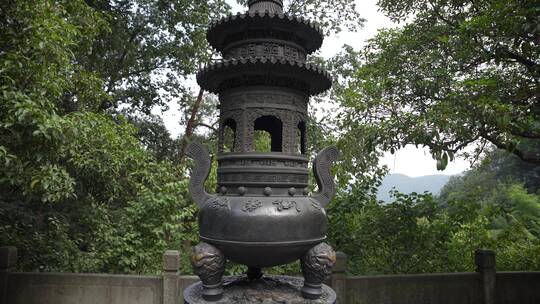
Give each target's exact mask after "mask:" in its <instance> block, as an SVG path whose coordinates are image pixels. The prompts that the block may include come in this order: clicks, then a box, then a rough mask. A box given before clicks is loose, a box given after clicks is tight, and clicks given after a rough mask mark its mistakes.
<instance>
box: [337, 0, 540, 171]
mask: <svg viewBox="0 0 540 304" xmlns="http://www.w3.org/2000/svg"><path fill="white" fill-rule="evenodd" d="M379 6H380V8H381V9H382V11H383V12H385V13H386V14H387V15H388V16H389V17H390V18H391V19H392V20H393V21H396V22H403V23H405V25H403V26H402V27H400V28H396V29H387V30H382V31H380V32H379V33H378V35H377V36H376V37H375V38H374V39H372V40H370V41H369V43H368V45H367V47H366V48H364V49H363V50H361V51H354V50H352V49H351V48H347V49H346V50H345V51H344V53H343V54H341V55H340V58H341V59H343V60H344V61H345V62H346V68H347V72H348V74H345V79H344V83H343V85H344V86H345V88H344V90H343V91H342V92H340V94H339V96H338V97H339V101H340V103H341V104H342V105H343V107H344V108H345V109H344V111H343V113H342V116H341V119H342V121H341V123H342V129H343V130H344V132H346V133H349V134H351V135H349V136H350V137H352V138H369V139H370V140H371V141H372V143H373V145H374V148H376V149H381V150H385V151H388V150H390V151H394V150H397V149H399V148H401V147H403V146H405V145H408V144H413V145H417V146H425V147H428V148H429V149H430V151H431V153H432V154H433V156H434V158H436V159H437V160H438V168H439V169H444V167H446V165H447V163H448V162H449V161H451V160H452V159H453V158H454V155H455V154H457V153H460V152H463V154H464V155H465V156H468V157H471V158H474V157H479V155H481V153H482V152H483V151H484V148H485V147H486V146H487V144H488V143H489V144H493V145H495V146H496V147H498V148H500V149H504V150H506V151H509V152H511V153H513V154H515V155H516V156H517V157H519V158H520V159H521V160H523V161H525V162H527V163H529V164H540V150H539V149H538V148H537V147H538V144H537V143H538V142H539V141H540V123H539V121H540V102H539V99H538V89H539V86H538V84H539V79H540V67H539V63H540V41H539V37H540V29H539V28H538V26H537V23H538V9H537V3H536V2H535V1H532V0H511V1H507V0H481V1H468V0H460V1H446V0H429V1H428V0H421V1H416V0H415V1H413V0H406V1H397V0H380V1H379ZM525 140H527V141H531V142H535V143H536V144H534V145H520V143H522V142H523V141H525ZM471 146H472V147H476V149H475V153H474V154H473V155H470V154H467V153H465V152H464V151H468V150H466V149H467V148H468V149H469V150H470V147H471ZM533 147H534V149H529V148H533Z"/></svg>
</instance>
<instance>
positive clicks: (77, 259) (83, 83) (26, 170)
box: [0, 0, 196, 273]
mask: <svg viewBox="0 0 540 304" xmlns="http://www.w3.org/2000/svg"><path fill="white" fill-rule="evenodd" d="M105 19H106V15H104V14H101V13H99V12H97V11H96V10H94V9H93V8H91V7H89V6H88V5H87V4H86V3H85V2H84V1H82V0H55V1H52V0H39V1H3V2H1V3H0V29H1V30H0V50H1V51H0V243H2V244H10V245H15V246H17V247H18V248H19V249H20V253H21V259H20V261H21V262H20V265H19V266H20V268H21V270H25V271H36V270H39V271H73V272H79V271H80V272H122V273H143V272H145V273H151V272H156V271H158V270H159V265H160V256H161V254H162V252H163V250H165V249H166V248H174V247H179V246H180V244H181V243H182V242H184V241H186V240H187V241H191V240H193V239H194V237H195V236H196V224H195V223H196V219H195V208H194V207H193V204H191V203H190V201H189V199H188V195H187V184H186V181H185V178H184V176H183V175H182V174H180V173H179V171H177V170H176V168H175V167H173V166H172V165H171V164H170V163H166V162H160V161H157V160H156V159H155V158H154V157H153V156H152V155H151V154H150V153H148V151H147V150H146V149H145V147H143V146H142V145H141V143H140V141H139V139H138V138H137V137H136V136H135V135H136V129H135V128H134V127H133V126H132V125H130V124H129V123H128V122H127V120H126V119H124V118H123V117H122V116H121V115H115V116H112V115H109V114H106V113H102V112H98V113H95V112H92V109H96V107H95V101H97V102H100V101H101V100H104V99H107V98H109V97H108V96H110V95H108V94H107V93H106V92H105V91H104V90H103V87H104V86H103V81H102V79H100V77H99V75H97V74H96V73H94V72H92V71H88V70H86V69H85V68H84V66H82V65H81V64H79V63H78V61H77V60H75V54H77V52H81V50H82V49H83V48H85V47H87V48H91V46H92V45H93V41H94V39H95V37H97V36H99V35H100V33H101V32H102V31H104V30H106V28H107V23H106V22H105ZM69 92H77V94H76V95H74V96H75V97H74V98H75V99H74V100H76V102H77V104H78V105H79V107H78V111H66V108H65V96H66V94H69ZM98 105H99V103H98ZM185 262H187V261H185Z"/></svg>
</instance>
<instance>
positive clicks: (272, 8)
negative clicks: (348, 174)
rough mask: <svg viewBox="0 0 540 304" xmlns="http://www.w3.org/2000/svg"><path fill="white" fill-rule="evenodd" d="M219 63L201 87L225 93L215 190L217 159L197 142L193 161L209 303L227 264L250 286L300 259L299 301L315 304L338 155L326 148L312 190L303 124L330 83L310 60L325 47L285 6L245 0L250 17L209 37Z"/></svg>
mask: <svg viewBox="0 0 540 304" xmlns="http://www.w3.org/2000/svg"><path fill="white" fill-rule="evenodd" d="M207 39H208V41H209V43H210V45H211V46H212V47H214V48H215V49H216V50H217V51H219V52H221V53H222V54H223V59H222V60H220V61H218V62H215V63H213V64H211V65H209V66H207V67H206V68H204V69H202V70H201V71H200V72H199V73H198V75H197V81H198V83H199V84H200V86H201V87H202V88H203V89H205V90H207V91H210V92H213V93H216V94H218V95H219V100H220V106H219V109H220V117H219V121H220V129H219V130H220V136H219V149H218V151H219V152H218V157H217V159H218V185H219V186H218V192H219V194H217V195H211V194H208V193H207V192H206V191H205V188H204V182H205V180H206V178H207V177H208V174H209V172H210V163H211V158H210V156H209V154H208V151H207V150H206V148H205V147H204V146H202V145H200V144H198V143H191V144H190V145H189V146H188V148H187V154H188V155H189V156H190V157H191V158H193V159H194V160H195V163H196V165H195V168H194V171H193V173H192V177H191V181H190V187H189V188H190V192H191V195H192V197H193V199H194V200H195V202H196V203H197V204H198V206H199V208H200V213H199V227H200V239H201V242H202V243H200V244H199V245H197V246H196V247H195V248H194V250H193V255H192V264H193V266H194V269H195V271H196V272H197V274H198V275H199V277H200V278H201V281H202V285H203V290H202V294H203V297H204V299H205V300H207V301H217V300H219V299H221V297H222V294H223V288H222V275H223V270H224V265H225V260H226V259H228V260H231V261H234V262H237V263H241V264H244V265H247V266H248V268H249V271H248V273H247V275H248V277H249V279H251V280H256V279H259V278H260V277H261V275H262V273H261V268H263V267H271V266H277V265H282V264H287V263H291V262H293V261H295V260H301V265H302V271H303V275H304V286H303V287H302V295H303V296H304V298H307V299H317V298H319V297H321V295H322V282H323V280H324V279H325V277H326V276H327V275H328V274H329V273H330V270H331V267H332V265H333V264H334V262H335V252H334V251H333V250H332V248H331V247H330V246H329V245H327V244H326V243H324V241H325V239H326V230H327V219H326V214H325V211H324V208H325V207H326V205H327V204H328V203H329V202H330V199H331V198H332V197H333V196H334V193H335V187H334V182H333V178H332V176H331V175H330V165H331V163H332V162H333V161H335V160H336V159H337V158H338V154H339V153H338V151H337V149H336V148H334V147H329V148H326V149H324V150H323V151H321V152H320V153H319V154H318V155H317V157H316V158H315V160H314V162H313V170H314V174H315V177H316V180H317V184H318V188H319V192H318V193H315V194H313V195H309V193H308V190H307V189H308V188H307V187H308V155H307V152H306V146H307V142H306V137H307V136H306V131H307V130H306V122H307V109H308V101H309V97H310V96H311V95H316V94H319V93H321V92H323V91H325V90H327V89H329V88H330V86H331V79H330V77H329V76H328V74H327V73H326V72H325V71H324V70H323V69H322V68H320V67H318V66H315V65H312V64H309V63H306V56H307V55H308V54H310V53H312V52H314V51H315V50H317V49H318V48H319V47H320V46H321V44H322V41H323V35H322V33H321V30H320V29H319V28H318V27H317V26H316V25H315V24H314V23H312V22H310V21H309V20H306V19H304V18H302V17H296V16H290V15H287V14H284V13H283V3H282V1H281V0H272V1H260V0H251V1H249V11H248V12H247V13H245V14H237V15H231V16H229V17H226V18H224V19H221V20H219V21H217V22H214V23H213V24H212V25H211V26H210V29H209V30H208V33H207ZM226 128H229V129H230V130H232V132H233V133H234V135H233V137H234V145H233V147H232V149H231V151H229V152H226V151H224V141H225V135H224V134H225V129H226ZM256 130H263V131H267V132H268V133H269V134H270V137H271V151H268V152H256V151H254V142H253V141H254V134H255V131H256Z"/></svg>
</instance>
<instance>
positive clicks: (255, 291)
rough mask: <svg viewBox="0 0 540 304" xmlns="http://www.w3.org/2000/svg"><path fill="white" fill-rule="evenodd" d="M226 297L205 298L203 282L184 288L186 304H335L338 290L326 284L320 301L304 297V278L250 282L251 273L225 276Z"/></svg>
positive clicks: (279, 277)
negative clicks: (212, 299)
mask: <svg viewBox="0 0 540 304" xmlns="http://www.w3.org/2000/svg"><path fill="white" fill-rule="evenodd" d="M223 281H224V283H223V289H224V292H223V298H221V300H219V301H214V302H210V301H205V300H204V299H203V297H202V291H203V286H202V283H201V282H198V283H195V284H193V285H191V286H189V287H188V288H186V290H185V291H184V301H185V302H184V303H185V304H226V303H227V304H230V303H237V304H248V303H263V304H278V303H279V304H282V303H287V304H334V303H336V293H335V292H334V291H333V290H332V289H331V288H330V287H328V286H327V285H323V287H322V296H321V298H319V299H316V300H308V299H305V298H303V297H302V293H301V289H302V287H303V286H304V280H303V279H302V278H297V277H289V276H266V275H265V276H263V277H262V278H260V279H258V280H253V281H250V280H249V279H248V278H247V276H231V277H225V278H224V280H223Z"/></svg>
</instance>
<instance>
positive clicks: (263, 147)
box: [253, 115, 283, 152]
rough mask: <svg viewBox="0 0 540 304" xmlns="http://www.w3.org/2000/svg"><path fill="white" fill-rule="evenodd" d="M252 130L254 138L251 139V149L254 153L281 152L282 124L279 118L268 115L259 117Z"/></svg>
mask: <svg viewBox="0 0 540 304" xmlns="http://www.w3.org/2000/svg"><path fill="white" fill-rule="evenodd" d="M254 129H255V134H254V135H255V136H254V137H255V138H253V147H254V150H255V151H258V152H282V151H283V146H282V142H283V123H282V122H281V120H280V119H279V118H277V117H275V116H270V115H267V116H262V117H259V118H257V119H256V120H255V124H254ZM260 131H263V132H260ZM264 132H266V133H267V134H265V133H264ZM268 139H269V140H268ZM268 141H269V144H268Z"/></svg>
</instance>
